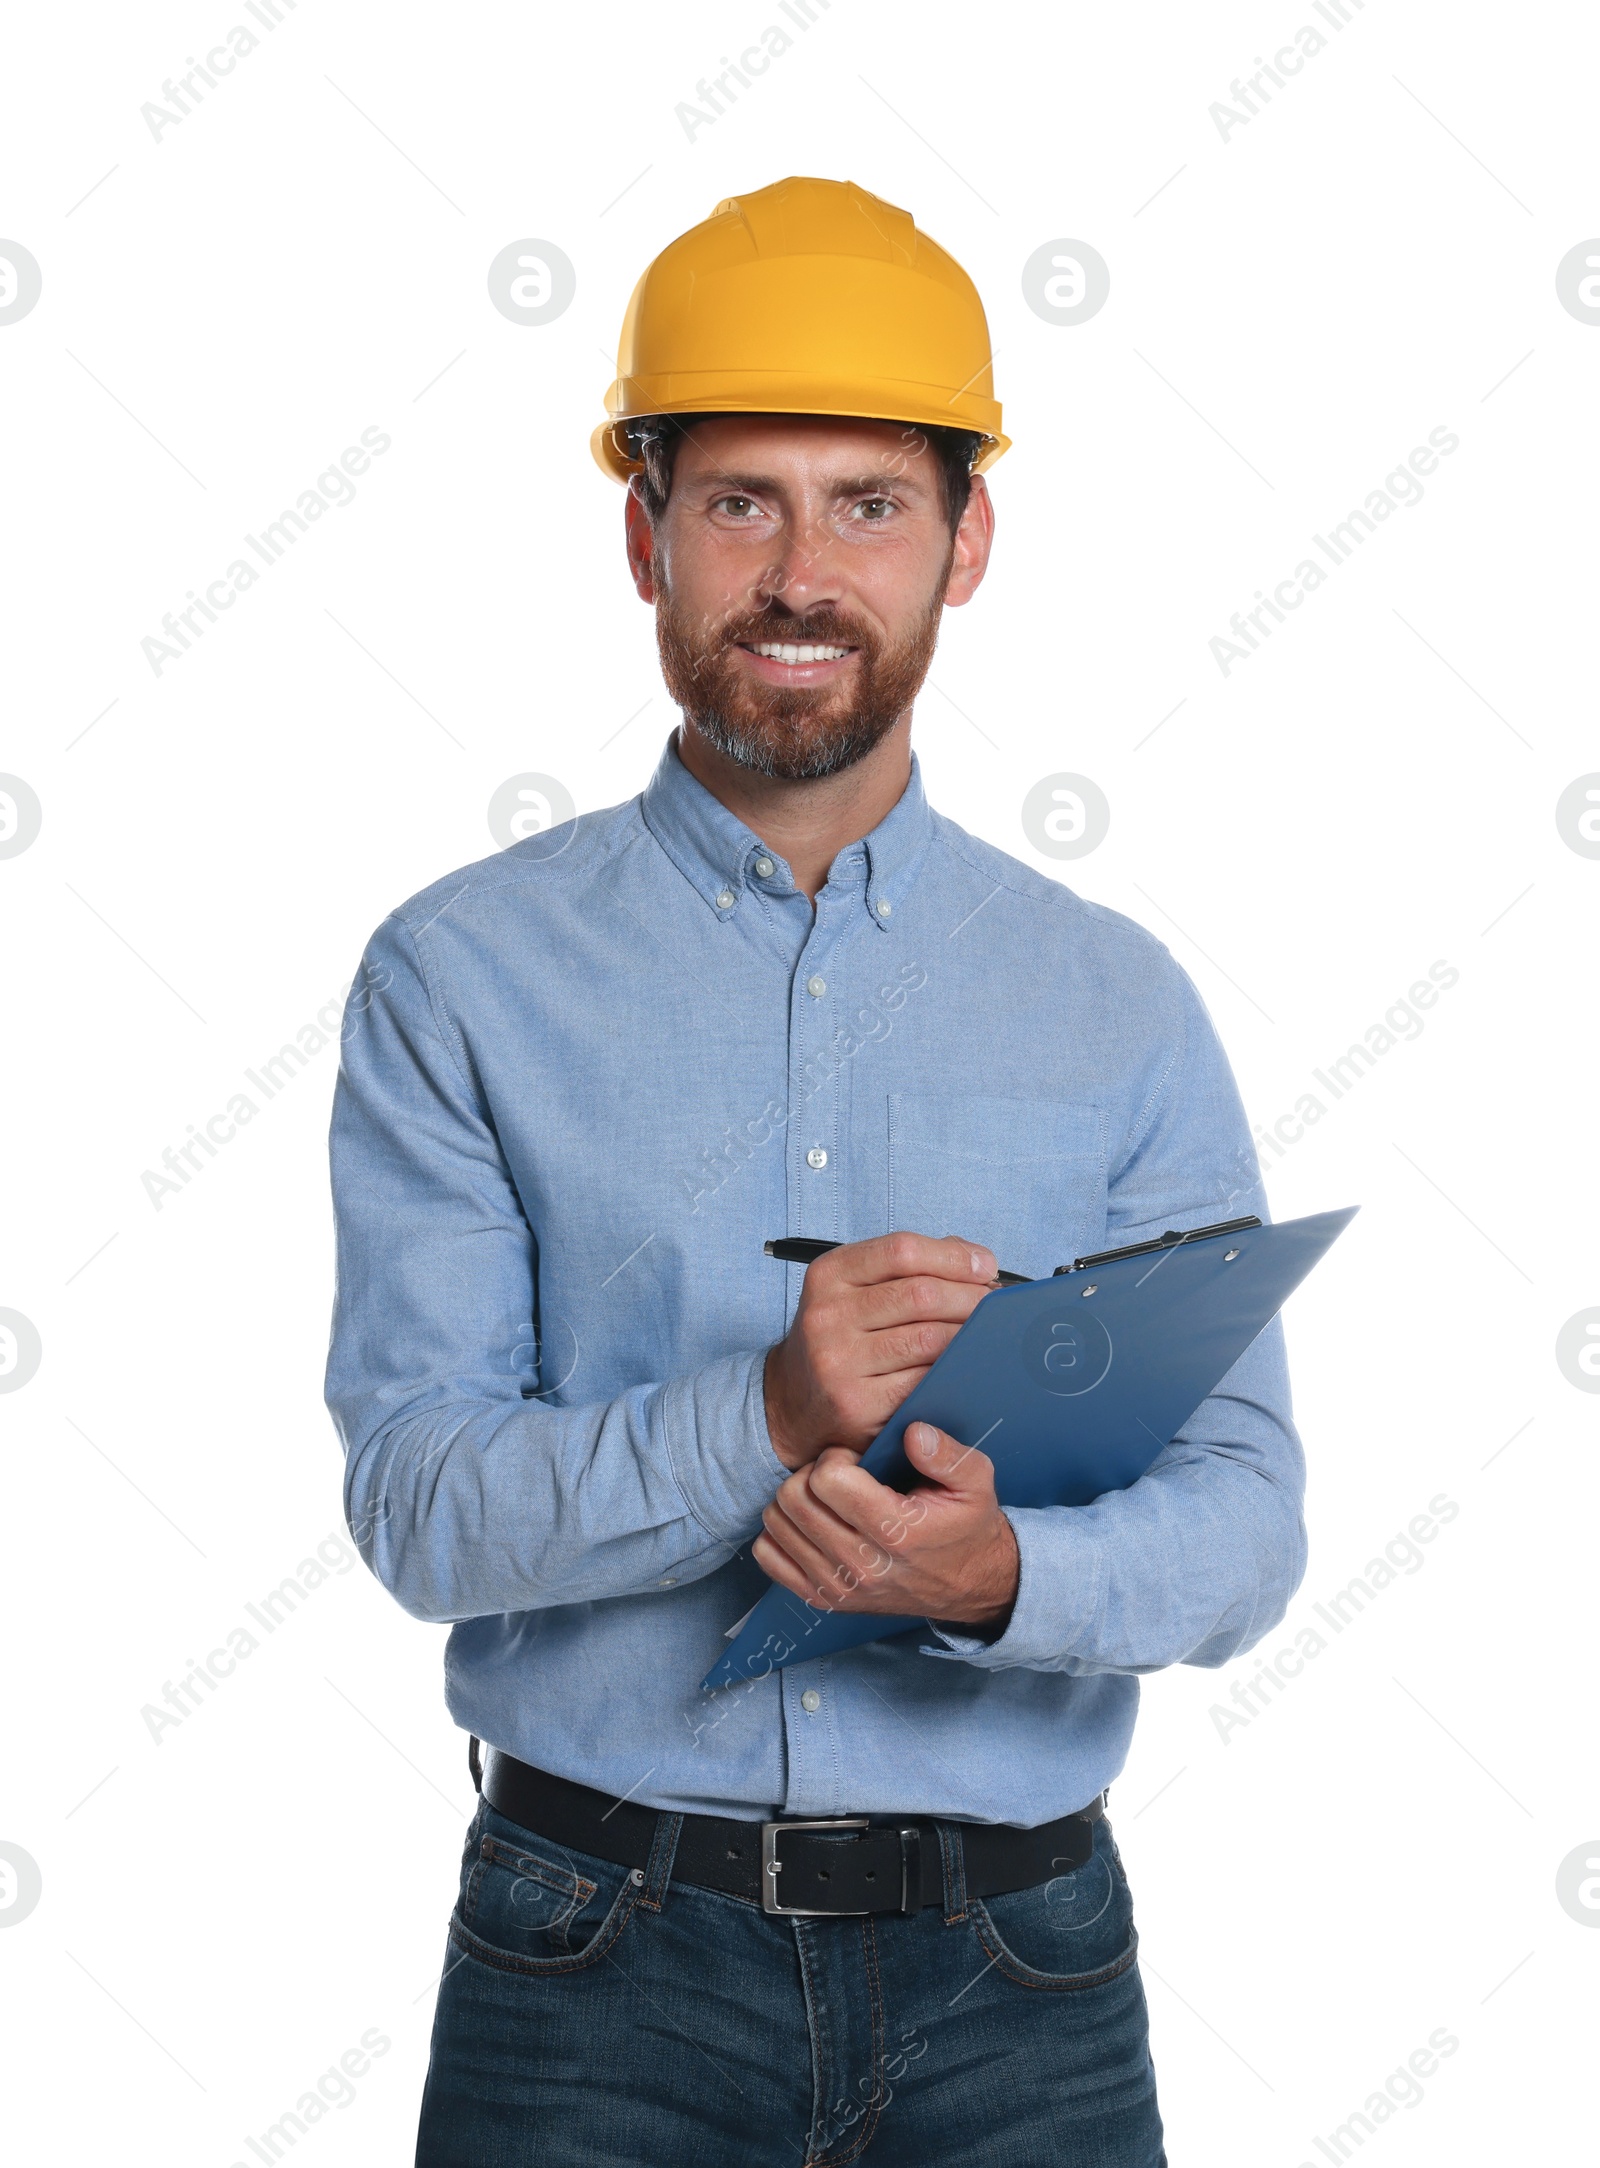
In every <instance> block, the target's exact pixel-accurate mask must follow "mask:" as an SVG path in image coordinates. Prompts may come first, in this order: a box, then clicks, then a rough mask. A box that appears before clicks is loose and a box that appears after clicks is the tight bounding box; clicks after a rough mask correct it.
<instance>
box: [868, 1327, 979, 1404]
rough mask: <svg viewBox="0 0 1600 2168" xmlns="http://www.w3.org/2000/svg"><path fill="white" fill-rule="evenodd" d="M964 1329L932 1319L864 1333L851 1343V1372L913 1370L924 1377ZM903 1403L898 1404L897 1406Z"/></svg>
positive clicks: (884, 1373) (890, 1373)
mask: <svg viewBox="0 0 1600 2168" xmlns="http://www.w3.org/2000/svg"><path fill="white" fill-rule="evenodd" d="M960 1330H961V1327H960V1326H959V1325H950V1324H938V1323H935V1322H933V1321H931V1320H930V1321H929V1322H928V1323H925V1324H920V1325H895V1326H892V1327H890V1328H889V1329H888V1330H887V1331H884V1332H864V1333H861V1334H859V1335H858V1336H857V1337H856V1338H854V1339H853V1340H852V1342H851V1343H850V1353H849V1360H850V1371H851V1375H852V1376H854V1377H858V1378H881V1377H893V1376H896V1375H897V1374H898V1373H899V1372H900V1371H902V1370H912V1371H915V1372H916V1373H917V1374H918V1376H920V1375H921V1374H922V1372H923V1371H925V1370H931V1369H932V1367H933V1365H934V1364H935V1363H936V1362H937V1361H938V1360H939V1357H940V1356H941V1355H942V1354H943V1353H944V1351H945V1349H946V1348H947V1347H948V1346H949V1345H950V1343H951V1341H952V1340H953V1339H954V1338H955V1336H956V1334H957V1333H958V1332H959V1331H960ZM903 1397H904V1396H903V1395H902V1398H903ZM899 1404H900V1403H899V1401H896V1402H895V1403H894V1405H895V1406H896V1407H898V1406H899Z"/></svg>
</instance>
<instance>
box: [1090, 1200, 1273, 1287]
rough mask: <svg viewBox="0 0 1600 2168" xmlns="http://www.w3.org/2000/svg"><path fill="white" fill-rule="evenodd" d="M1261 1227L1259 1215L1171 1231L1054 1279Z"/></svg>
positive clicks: (1096, 1256)
mask: <svg viewBox="0 0 1600 2168" xmlns="http://www.w3.org/2000/svg"><path fill="white" fill-rule="evenodd" d="M1260 1225H1261V1221H1260V1219H1259V1218H1258V1217H1257V1215H1256V1214H1255V1213H1254V1212H1250V1213H1247V1214H1246V1215H1245V1217H1244V1218H1243V1219H1231V1220H1218V1221H1217V1223H1216V1225H1215V1226H1214V1227H1191V1228H1189V1229H1188V1230H1187V1232H1185V1233H1180V1232H1179V1231H1178V1229H1177V1228H1176V1227H1169V1228H1168V1229H1167V1231H1166V1233H1165V1234H1163V1235H1157V1236H1155V1237H1154V1239H1153V1240H1151V1241H1149V1242H1130V1243H1129V1244H1128V1246H1127V1248H1126V1249H1123V1250H1096V1251H1095V1252H1094V1253H1093V1255H1092V1256H1089V1257H1076V1258H1074V1259H1073V1261H1072V1263H1071V1264H1070V1265H1057V1267H1056V1269H1055V1271H1054V1272H1053V1273H1052V1274H1051V1278H1052V1279H1059V1278H1060V1277H1061V1275H1062V1274H1063V1273H1064V1272H1087V1271H1088V1269H1089V1267H1090V1266H1091V1265H1112V1264H1115V1263H1116V1262H1117V1260H1118V1259H1119V1258H1122V1257H1149V1256H1151V1255H1152V1254H1153V1253H1154V1252H1155V1251H1156V1250H1175V1249H1179V1248H1181V1247H1182V1245H1183V1244H1184V1243H1186V1242H1204V1241H1207V1240H1208V1239H1209V1238H1210V1237H1211V1236H1212V1235H1236V1234H1239V1233H1240V1232H1241V1231H1242V1230H1243V1229H1244V1228H1246V1227H1259V1226H1260Z"/></svg>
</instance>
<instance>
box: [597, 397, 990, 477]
mask: <svg viewBox="0 0 1600 2168" xmlns="http://www.w3.org/2000/svg"><path fill="white" fill-rule="evenodd" d="M608 404H609V402H608ZM697 411H699V410H697V409H696V408H695V407H694V406H692V405H689V404H684V405H677V406H673V407H671V408H670V409H668V408H654V407H644V408H640V409H638V410H636V411H632V412H626V413H622V414H618V415H616V416H615V417H614V418H613V419H610V420H607V421H603V422H601V424H600V425H599V427H598V428H597V429H596V430H595V431H594V433H593V435H592V436H591V437H590V439H589V449H590V451H591V452H592V453H593V455H594V460H595V464H596V466H598V467H599V469H600V471H601V473H602V474H607V475H609V476H610V477H611V479H612V481H614V482H626V481H628V480H629V479H630V478H631V477H632V476H633V475H635V474H642V473H643V472H644V462H643V460H641V459H635V458H634V457H633V456H632V454H631V453H630V452H629V451H628V448H627V441H626V427H625V425H626V424H627V423H628V422H631V421H639V420H641V419H643V417H644V416H645V415H646V414H651V413H657V412H670V413H671V414H672V415H673V416H674V417H677V416H680V415H683V416H688V415H692V414H694V413H695V412H697ZM704 411H706V412H708V413H711V414H714V415H718V416H720V415H725V414H805V415H817V416H821V417H823V418H825V419H831V420H836V421H862V422H899V423H902V424H904V425H908V426H910V427H912V428H921V429H971V428H972V427H973V425H972V424H971V423H969V422H966V421H963V420H961V419H959V418H958V417H954V416H945V417H943V418H941V419H940V420H938V421H935V420H934V419H933V418H932V417H931V416H930V415H928V414H927V413H926V412H920V413H915V414H912V413H898V414H886V413H885V412H884V411H883V408H882V407H881V406H873V407H867V406H865V405H860V406H848V407H846V406H828V407H820V406H817V405H814V404H807V405H804V406H783V405H779V404H776V403H767V402H765V401H764V402H763V403H762V404H760V405H759V406H756V405H752V406H741V405H739V404H738V403H737V402H735V401H732V400H729V399H722V400H720V401H719V402H718V403H717V405H716V406H715V407H711V408H707V409H705V410H704ZM973 433H974V434H976V435H978V436H981V437H982V438H983V440H984V441H983V444H982V447H981V448H980V450H979V452H978V456H977V458H976V459H974V461H973V462H972V471H973V473H974V474H984V473H986V472H987V471H988V469H989V468H990V467H992V466H993V465H994V463H995V461H996V460H997V459H999V458H1000V457H1001V455H1002V454H1003V453H1005V452H1008V451H1009V450H1010V449H1011V439H1010V438H1009V437H1008V436H1004V435H1002V434H1000V433H999V432H998V431H991V430H983V429H979V430H974V432H973Z"/></svg>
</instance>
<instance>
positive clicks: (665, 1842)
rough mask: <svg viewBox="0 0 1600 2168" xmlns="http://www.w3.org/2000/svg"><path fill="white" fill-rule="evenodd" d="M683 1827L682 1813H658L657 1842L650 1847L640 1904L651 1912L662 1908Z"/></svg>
mask: <svg viewBox="0 0 1600 2168" xmlns="http://www.w3.org/2000/svg"><path fill="white" fill-rule="evenodd" d="M682 1829H683V1816H682V1815H681V1814H666V1813H658V1814H657V1816H656V1834H655V1842H654V1843H653V1844H652V1845H651V1847H650V1864H649V1865H648V1866H647V1867H646V1868H645V1871H644V1893H643V1895H642V1896H641V1897H640V1899H639V1902H640V1904H642V1905H644V1906H645V1907H646V1909H647V1910H649V1911H651V1912H659V1911H660V1910H661V1902H662V1899H663V1898H664V1897H665V1896H666V1893H667V1884H668V1883H669V1882H670V1881H671V1879H672V1863H673V1861H674V1859H676V1857H677V1853H678V1837H679V1834H680V1832H681V1831H682Z"/></svg>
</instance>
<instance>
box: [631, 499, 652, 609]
mask: <svg viewBox="0 0 1600 2168" xmlns="http://www.w3.org/2000/svg"><path fill="white" fill-rule="evenodd" d="M636 481H637V477H632V478H630V480H629V482H628V503H627V509H626V512H625V513H624V519H625V522H626V529H627V546H628V571H629V573H630V574H631V575H632V578H633V587H634V593H635V594H636V595H637V596H638V597H639V600H640V601H641V602H654V601H655V599H656V582H655V551H656V537H655V529H654V528H653V527H652V526H651V524H650V515H649V513H648V512H647V511H646V510H645V508H644V503H643V500H642V499H641V497H640V495H639V492H638V489H637V487H636Z"/></svg>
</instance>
